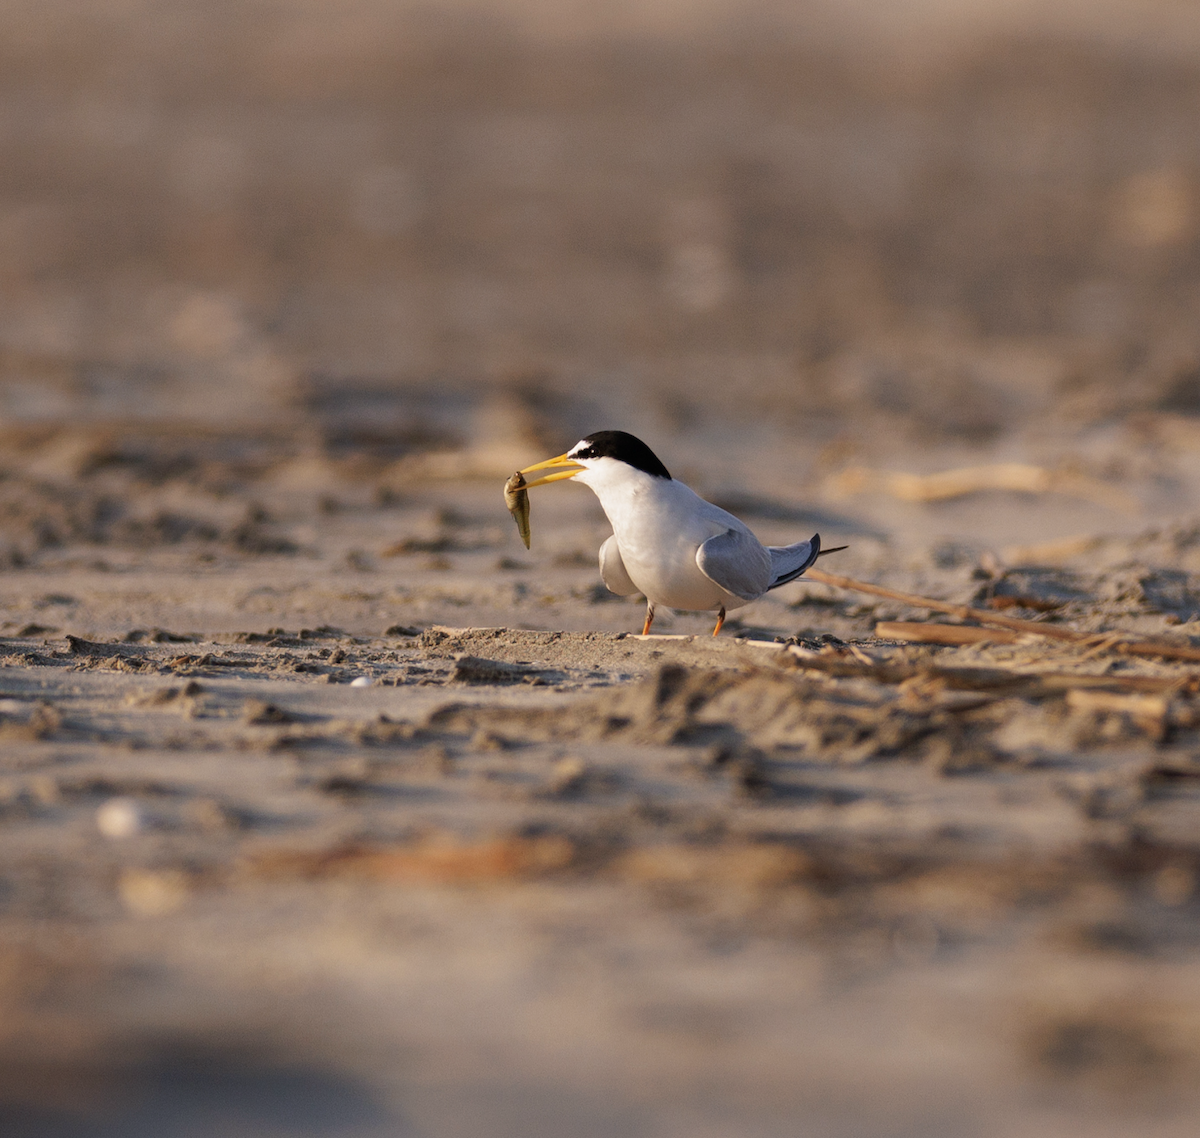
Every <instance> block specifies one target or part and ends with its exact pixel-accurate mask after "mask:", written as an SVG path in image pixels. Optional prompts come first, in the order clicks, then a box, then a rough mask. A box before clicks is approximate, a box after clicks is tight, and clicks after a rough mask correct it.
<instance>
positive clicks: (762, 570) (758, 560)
mask: <svg viewBox="0 0 1200 1138" xmlns="http://www.w3.org/2000/svg"><path fill="white" fill-rule="evenodd" d="M696 564H697V565H699V566H700V572H701V573H703V574H704V575H705V576H706V577H707V578H708V579H709V580H710V581H713V582H714V583H716V584H718V585H720V586H721V588H722V589H724V590H725V591H726V592H729V593H733V595H734V596H735V597H741V598H742V600H744V601H752V600H754V599H755V598H757V597H761V596H762V595H763V593H765V592H766V591H767V589H769V588H770V587H771V556H770V554H769V553H767V551H766V550H765V549H764V548H763V547H762V545H761V544H760V542H759V540H758V538H756V537H755V536H754V535H753V534H751V533H746V532H744V531H741V530H735V529H729V530H726V531H725V532H724V533H719V534H717V536H716V537H710V538H709V539H708V540H707V541H706V542H705V543H704V544H703V545H701V546H700V548H699V549H697V550H696Z"/></svg>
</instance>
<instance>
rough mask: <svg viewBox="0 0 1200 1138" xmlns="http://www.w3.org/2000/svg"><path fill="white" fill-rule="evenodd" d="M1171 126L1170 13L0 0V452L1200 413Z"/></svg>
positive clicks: (978, 431) (971, 436) (1179, 11)
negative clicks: (59, 434)
mask: <svg viewBox="0 0 1200 1138" xmlns="http://www.w3.org/2000/svg"><path fill="white" fill-rule="evenodd" d="M1050 8H1052V9H1053V10H1048V9H1050ZM1198 112H1200V14H1198V13H1197V12H1196V9H1195V6H1194V5H1192V4H1189V3H1186V2H1183V0H1179V2H1175V0H1141V2H1131V0H1124V2H1116V0H1114V2H1108V0H1098V2H1095V3H1089V4H1084V3H1069V4H1059V5H1053V6H1047V5H1039V4H1036V3H1033V2H1032V0H1020V2H1015V3H1009V4H1005V5H992V4H985V3H975V2H971V0H908V2H901V0H849V2H847V0H841V2H837V3H835V2H833V0H804V2H799V0H797V2H790V3H778V2H775V0H748V2H747V0H741V2H733V0H672V2H666V0H663V2H648V3H637V4H634V3H629V4H613V5H603V6H596V5H589V4H585V3H582V2H574V0H572V2H558V3H551V2H549V0H440V2H438V3H432V4H430V3H413V2H407V0H346V2H344V3H339V4H336V5H334V4H321V3H316V2H306V0H272V2H267V0H239V2H238V3H226V2H224V0H205V2H187V0H155V2H151V0H146V2H139V0H89V2H83V0H52V2H50V3H45V4H30V3H21V2H14V0H9V2H6V3H4V4H3V5H2V6H0V420H2V421H3V422H4V423H5V424H8V425H22V424H32V423H37V422H39V421H40V422H46V421H50V420H60V421H61V420H62V419H64V418H74V419H77V420H78V419H80V418H83V419H89V418H90V419H93V420H94V419H104V418H107V419H109V420H113V419H116V420H125V419H128V418H130V417H141V418H147V417H158V418H183V419H195V420H206V419H208V420H211V419H214V418H215V419H220V420H224V421H229V420H235V419H243V420H248V421H251V422H256V423H258V424H264V423H266V422H267V420H269V419H271V418H272V417H275V416H284V415H287V416H291V417H292V418H293V419H295V418H297V417H301V418H303V417H308V418H309V419H310V420H313V421H318V422H323V421H326V420H329V419H330V418H333V419H336V420H338V422H339V423H340V424H341V429H342V430H343V432H344V431H345V430H346V429H349V430H351V432H352V433H353V431H354V430H355V429H358V430H359V431H360V432H361V434H362V436H363V437H362V438H361V439H360V441H361V442H362V443H363V444H364V445H368V444H370V445H376V446H379V445H385V446H386V447H387V448H389V449H390V452H392V453H399V452H401V451H403V452H409V451H411V450H413V449H420V448H429V447H446V446H447V445H461V444H463V443H464V442H467V441H470V439H469V436H470V433H471V431H472V430H475V431H476V432H482V433H486V430H485V428H484V427H481V426H480V425H479V424H478V423H476V424H475V426H474V427H472V426H471V425H470V422H471V421H470V416H468V415H466V414H465V413H464V408H465V409H467V410H470V409H472V408H474V407H475V406H476V405H477V404H478V403H479V401H480V400H486V396H487V393H489V392H493V393H494V392H495V391H499V390H507V391H510V392H512V393H515V398H516V399H517V401H518V402H520V401H521V400H524V401H525V402H526V403H529V402H532V403H533V404H534V405H535V407H536V409H537V410H538V412H539V413H540V414H541V415H542V417H543V419H544V418H545V417H546V416H547V415H552V416H556V417H555V418H553V421H552V422H551V430H550V431H549V433H550V434H552V435H553V436H554V441H555V443H556V444H557V443H558V442H563V441H573V438H574V437H575V435H576V434H577V433H578V428H581V427H592V428H593V429H594V428H595V426H596V425H600V426H609V425H614V422H613V421H614V418H617V419H626V420H627V419H630V418H633V417H635V415H636V416H639V417H640V419H639V421H641V422H642V423H644V424H646V425H647V426H646V429H647V430H650V428H653V429H655V430H658V431H661V432H664V433H666V432H669V431H679V432H683V433H684V434H687V433H688V432H691V433H696V432H702V431H703V428H704V427H705V426H706V425H709V426H711V425H712V424H730V423H735V424H737V425H738V426H739V427H741V428H743V429H746V428H750V429H754V428H755V427H756V425H757V427H758V428H759V429H761V428H762V421H763V419H764V418H765V417H767V416H769V417H770V419H771V421H772V424H773V426H774V427H776V428H784V429H786V431H787V432H788V434H789V437H792V438H796V437H803V439H804V440H805V441H807V440H809V439H813V438H815V439H820V440H823V441H825V442H828V441H829V440H830V439H840V441H841V444H842V445H843V446H846V445H852V444H853V443H854V442H855V440H856V432H861V431H863V430H864V429H865V428H866V427H868V426H869V420H870V417H871V415H872V414H877V415H879V416H882V417H883V418H884V419H886V421H887V423H888V426H889V436H890V437H895V438H897V439H901V440H902V441H907V442H909V443H911V442H913V441H918V442H921V443H922V445H924V444H928V443H929V442H930V441H931V440H937V439H941V438H945V437H947V436H950V437H954V438H958V439H966V440H969V442H970V443H971V444H973V445H975V446H982V445H987V444H991V443H994V442H995V441H996V440H997V439H998V438H999V437H1000V436H1001V435H1003V434H1005V432H1008V431H1011V430H1012V429H1014V428H1017V427H1021V426H1023V425H1025V424H1027V423H1028V422H1029V420H1030V419H1031V418H1036V419H1037V420H1039V421H1040V422H1041V423H1042V424H1043V426H1044V424H1045V422H1046V417H1047V416H1051V417H1054V418H1055V419H1056V421H1057V420H1058V419H1061V420H1062V421H1064V422H1065V423H1067V424H1069V425H1078V424H1088V423H1095V422H1097V421H1105V420H1107V421H1111V420H1112V419H1113V417H1114V416H1123V415H1128V414H1130V413H1132V412H1139V411H1140V412H1167V413H1181V414H1183V415H1190V414H1195V413H1197V412H1200V370H1198V369H1200V327H1198V325H1197V321H1196V319H1195V315H1196V311H1197V304H1198V301H1200V224H1198V222H1200V196H1198V195H1200V180H1198V178H1200V132H1198V131H1197V130H1196V123H1197V121H1198ZM614 409H615V411H616V414H614ZM488 422H489V423H491V421H490V420H488ZM356 425H357V427H356ZM488 429H491V430H495V429H497V428H496V427H495V424H494V423H491V426H490V428H488ZM896 431H899V432H900V433H899V435H896V434H895V432H896ZM650 433H653V431H651V432H650ZM567 435H571V438H570V439H567V437H566V436H567ZM378 436H383V437H378ZM341 438H342V442H343V443H345V442H346V441H347V440H346V438H345V436H344V434H343V436H341ZM350 441H353V440H352V439H351V440H350ZM476 441H478V440H476Z"/></svg>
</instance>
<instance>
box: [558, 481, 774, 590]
mask: <svg viewBox="0 0 1200 1138" xmlns="http://www.w3.org/2000/svg"><path fill="white" fill-rule="evenodd" d="M575 481H576V482H582V483H583V484H584V485H585V486H588V487H590V488H591V489H592V490H593V491H594V492H595V494H596V497H597V498H599V499H600V508H601V509H602V510H603V511H604V514H605V516H606V517H607V518H608V521H609V524H610V525H611V526H612V528H613V532H612V537H610V538H609V539H608V540H607V541H606V542H605V543H604V545H603V546H602V547H601V556H600V576H601V577H602V578H603V579H604V583H605V584H606V585H607V586H608V587H609V589H610V590H611V591H612V592H614V593H617V594H618V595H619V596H629V595H630V594H632V593H642V594H644V595H645V597H646V598H647V600H650V601H652V602H653V603H654V604H659V605H667V606H668V607H669V608H673V609H686V610H688V611H692V612H707V611H710V610H711V611H713V612H715V611H716V610H717V609H719V608H721V607H722V606H724V607H725V608H726V609H735V608H740V607H741V606H742V605H745V604H749V603H750V601H752V600H754V599H755V598H756V597H759V596H762V594H763V593H765V592H766V591H767V589H768V588H769V587H770V584H771V557H770V554H768V553H767V551H766V550H765V549H764V548H763V546H762V545H761V544H760V543H759V541H758V539H757V538H755V536H754V535H753V534H752V533H751V532H750V530H749V529H748V528H747V527H746V526H745V524H744V523H743V522H741V521H739V520H738V519H737V518H735V517H734V516H733V515H732V514H730V513H727V512H726V511H725V510H722V509H721V508H720V507H719V506H714V505H713V504H712V503H711V502H706V501H705V500H704V499H703V498H701V497H700V495H699V494H697V493H696V492H695V491H694V490H693V489H691V487H690V486H687V485H685V484H684V483H683V482H679V481H677V480H676V479H674V478H658V477H655V476H654V475H651V474H646V473H644V472H643V471H640V470H635V469H634V468H633V467H631V466H628V465H627V464H625V463H623V462H619V461H617V460H616V459H613V458H601V459H595V460H593V464H592V465H590V466H589V467H588V468H587V469H585V470H582V471H580V472H579V473H578V474H577V475H576V476H575ZM731 531H732V532H733V533H735V534H737V535H739V536H740V537H741V538H742V539H743V544H744V546H745V558H746V566H745V573H744V574H743V575H744V576H748V577H749V578H750V579H751V581H752V582H753V583H754V585H756V586H757V588H755V590H754V594H753V595H752V596H740V595H738V593H736V592H734V591H732V589H730V588H725V587H723V585H722V584H720V583H718V582H717V581H714V580H713V579H712V578H711V577H709V576H707V575H706V574H705V573H704V571H703V570H702V569H701V568H700V564H699V562H698V561H697V554H698V553H699V552H700V547H701V546H702V545H704V543H705V542H706V541H708V540H709V539H710V538H714V537H719V536H721V535H722V534H724V533H729V532H731ZM614 555H615V556H616V557H618V558H619V559H620V563H619V565H617V564H614ZM622 572H623V573H624V575H625V577H624V580H622V578H621V573H622ZM610 578H611V580H610ZM630 584H632V585H633V586H634V587H633V588H629V587H628V586H629V585H630ZM614 586H616V587H614Z"/></svg>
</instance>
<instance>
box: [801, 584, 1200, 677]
mask: <svg viewBox="0 0 1200 1138" xmlns="http://www.w3.org/2000/svg"><path fill="white" fill-rule="evenodd" d="M805 578H806V579H807V580H809V581H816V582H818V583H820V584H822V585H836V586H837V587H838V588H839V589H851V590H853V591H854V592H858V593H870V594H871V595H872V596H876V597H886V598H887V599H888V600H892V601H900V602H901V603H902V604H906V605H912V607H913V608H920V609H932V610H933V611H934V612H944V613H946V614H947V615H949V616H956V617H958V618H959V620H973V621H975V622H976V623H978V624H982V625H988V626H991V627H996V628H1007V629H1009V630H1011V631H1012V632H1019V633H1022V634H1024V635H1032V636H1044V637H1046V638H1047V639H1050V640H1063V641H1066V642H1068V643H1071V644H1080V645H1084V646H1086V647H1089V648H1091V647H1096V646H1099V645H1105V646H1106V650H1108V651H1111V652H1115V653H1118V654H1120V655H1123V656H1144V657H1148V658H1150V659H1155V658H1158V659H1163V660H1189V661H1195V662H1200V648H1192V647H1190V646H1188V645H1186V644H1171V643H1169V642H1168V641H1165V640H1133V639H1130V640H1118V639H1116V638H1115V637H1116V636H1120V635H1121V634H1120V633H1116V634H1114V633H1112V632H1105V633H1093V632H1077V631H1076V630H1075V629H1073V628H1062V627H1060V626H1058V625H1053V624H1043V623H1042V622H1040V621H1034V620H1020V619H1019V618H1017V617H1013V616H1001V615H1000V614H998V613H994V612H990V611H988V610H987V609H976V608H971V606H970V605H956V604H953V603H951V602H949V601H936V600H934V599H933V598H932V597H920V596H917V595H916V594H915V593H902V592H900V591H899V590H898V589H888V588H885V587H884V586H883V585H872V584H869V583H868V582H866V581H856V580H854V578H853V577H839V576H838V575H837V574H835V573H826V572H825V571H824V570H823V569H809V570H808V572H807V573H806V574H805ZM1102 650H1105V649H1102Z"/></svg>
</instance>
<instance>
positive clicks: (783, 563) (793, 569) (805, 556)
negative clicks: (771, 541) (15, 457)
mask: <svg viewBox="0 0 1200 1138" xmlns="http://www.w3.org/2000/svg"><path fill="white" fill-rule="evenodd" d="M767 552H768V553H769V554H770V555H771V588H772V589H774V588H777V587H778V586H780V585H786V584H787V583H788V582H789V581H794V580H795V579H796V578H797V577H799V576H800V574H801V573H803V572H804V571H805V569H807V568H808V567H809V566H810V565H812V563H813V562H814V561H816V559H817V557H818V555H819V554H820V552H821V535H820V534H819V533H814V534H813V535H812V537H810V538H809V539H808V541H798V542H796V543H795V545H770V546H768V547H767Z"/></svg>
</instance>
